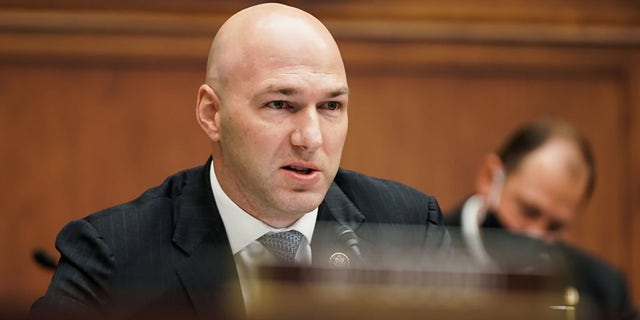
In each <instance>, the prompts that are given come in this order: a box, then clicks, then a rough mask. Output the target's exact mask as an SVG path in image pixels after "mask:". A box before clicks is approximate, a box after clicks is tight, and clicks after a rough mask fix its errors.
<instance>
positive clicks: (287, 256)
mask: <svg viewBox="0 0 640 320" xmlns="http://www.w3.org/2000/svg"><path fill="white" fill-rule="evenodd" d="M302 237H304V236H303V235H302V233H300V232H299V231H296V230H289V231H284V232H269V233H267V234H265V235H264V236H262V237H260V238H259V239H258V241H259V242H260V243H261V244H262V245H263V246H264V247H265V248H266V249H267V250H269V252H271V253H272V254H273V255H274V256H275V257H277V258H278V259H279V260H280V261H281V262H283V263H294V262H295V259H296V254H297V252H298V248H299V247H300V243H301V241H302Z"/></svg>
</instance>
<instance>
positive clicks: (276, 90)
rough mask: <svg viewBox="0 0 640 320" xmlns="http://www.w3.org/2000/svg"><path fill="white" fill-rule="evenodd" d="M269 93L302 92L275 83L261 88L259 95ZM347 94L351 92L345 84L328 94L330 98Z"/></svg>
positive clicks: (288, 94)
mask: <svg viewBox="0 0 640 320" xmlns="http://www.w3.org/2000/svg"><path fill="white" fill-rule="evenodd" d="M268 93H280V94H282V95H285V96H292V95H295V94H298V93H300V90H299V89H296V88H292V87H279V86H275V85H270V86H268V87H266V88H265V89H264V90H261V91H260V92H258V94H257V95H263V94H268ZM346 94H349V88H347V87H346V86H344V87H340V88H338V89H335V90H333V91H331V92H330V93H329V95H328V96H329V97H330V98H335V97H338V96H341V95H346Z"/></svg>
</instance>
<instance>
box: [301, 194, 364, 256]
mask: <svg viewBox="0 0 640 320" xmlns="http://www.w3.org/2000/svg"><path fill="white" fill-rule="evenodd" d="M364 221H365V217H364V215H363V214H362V213H361V212H360V210H359V209H358V208H357V207H356V206H355V205H354V204H353V202H352V201H351V200H350V199H349V198H348V197H347V195H346V194H344V192H343V191H342V189H340V187H339V186H338V185H337V184H336V183H335V182H334V183H332V184H331V186H330V187H329V191H328V192H327V195H326V196H325V200H324V201H323V202H322V204H320V207H319V208H318V218H317V222H316V227H315V230H314V232H313V240H312V243H311V251H312V254H313V265H314V266H317V267H327V266H329V267H331V266H332V265H331V263H330V257H331V256H332V255H333V254H334V253H336V252H342V253H346V254H347V255H348V256H349V253H348V252H347V250H345V248H344V245H343V243H341V242H340V241H338V239H337V229H338V227H339V226H341V225H343V226H347V227H349V228H351V229H353V230H354V231H356V230H357V229H358V228H359V227H360V225H361V224H362V223H363V222H364ZM350 258H352V259H353V257H350Z"/></svg>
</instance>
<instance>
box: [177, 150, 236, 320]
mask: <svg viewBox="0 0 640 320" xmlns="http://www.w3.org/2000/svg"><path fill="white" fill-rule="evenodd" d="M210 164H211V160H209V161H208V162H207V164H206V165H205V166H204V167H202V168H201V170H198V171H196V172H195V174H194V175H193V176H190V177H188V179H187V182H186V184H185V186H184V188H183V192H182V195H180V197H179V198H178V200H177V201H176V208H175V211H174V212H175V217H174V221H175V225H176V227H175V230H174V235H173V242H174V244H175V245H176V246H177V247H178V248H180V250H181V251H182V252H183V253H184V254H185V257H184V259H183V260H182V261H181V263H180V264H179V265H178V267H177V269H176V272H177V274H178V278H179V279H180V282H181V283H182V285H183V286H184V289H185V290H186V292H187V294H188V296H189V298H190V300H191V302H192V303H193V307H194V309H195V310H196V313H197V314H198V316H199V317H200V318H211V317H213V318H216V319H217V318H224V319H227V318H234V319H235V318H242V317H243V316H242V315H244V305H243V302H242V292H241V289H240V285H239V282H238V274H237V271H236V267H235V262H234V259H233V253H232V252H231V247H230V246H229V240H228V238H227V235H226V231H225V228H224V224H223V222H222V219H221V217H220V214H219V212H218V208H217V207H216V204H215V201H214V199H213V193H212V191H211V184H210V182H209V168H210Z"/></svg>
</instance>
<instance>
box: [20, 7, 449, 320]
mask: <svg viewBox="0 0 640 320" xmlns="http://www.w3.org/2000/svg"><path fill="white" fill-rule="evenodd" d="M348 97H349V88H348V84H347V78H346V74H345V70H344V65H343V62H342V58H341V56H340V52H339V50H338V47H337V45H336V42H335V41H334V39H333V38H332V36H331V34H330V33H329V31H328V30H327V29H326V28H325V27H324V26H323V24H322V23H321V22H320V21H318V20H317V19H316V18H314V17H313V16H311V15H309V14H308V13H306V12H303V11H301V10H298V9H296V8H292V7H288V6H285V5H280V4H263V5H257V6H254V7H250V8H248V9H245V10H242V11H240V12H238V13H237V14H235V15H233V16H232V17H231V18H230V19H229V20H227V21H226V22H225V23H224V24H223V26H222V27H221V28H220V29H219V31H218V33H217V35H216V37H215V38H214V40H213V43H212V46H211V50H210V53H209V60H208V63H207V70H206V83H205V84H203V85H202V86H200V88H199V90H198V95H197V104H196V118H197V122H198V123H199V125H200V126H201V127H202V129H203V130H204V132H205V134H206V136H207V137H208V138H209V140H210V142H211V153H212V157H210V158H209V160H208V161H207V163H206V164H205V165H204V166H202V167H198V168H193V169H189V170H185V171H183V172H180V173H178V174H176V175H173V176H171V177H169V178H167V180H166V181H165V182H164V183H163V184H162V185H160V186H158V187H155V188H152V189H150V190H148V191H146V192H145V193H143V194H142V195H141V196H140V197H139V198H138V199H136V200H134V201H131V202H129V203H125V204H122V205H119V206H116V207H113V208H109V209H106V210H103V211H100V212H98V213H95V214H92V215H90V216H88V217H86V218H84V219H81V220H77V221H72V222H71V223H69V224H68V225H67V226H65V227H64V228H63V230H62V231H61V232H60V234H59V236H58V238H57V240H56V247H57V249H58V250H59V251H60V254H61V258H60V261H59V265H58V269H57V271H56V273H55V275H54V276H53V279H52V281H51V284H50V286H49V288H48V290H47V292H46V294H45V296H44V297H42V298H41V299H39V300H38V301H36V303H34V305H33V307H32V314H31V315H32V318H60V319H68V318H70V317H75V318H96V317H104V318H127V319H128V318H151V317H160V318H179V319H185V318H186V319H189V318H202V319H204V318H209V319H213V318H216V319H217V318H220V319H229V318H243V317H245V316H246V314H247V313H248V312H250V310H251V307H252V305H253V303H254V301H255V300H256V297H258V296H257V292H259V291H258V290H255V289H256V285H259V283H256V282H255V281H253V280H254V278H253V273H252V272H253V271H254V270H255V268H254V267H255V266H256V265H259V264H262V263H279V262H283V263H293V264H300V265H311V266H313V267H318V268H331V267H335V266H344V265H345V264H347V265H348V264H349V263H354V264H355V263H358V264H360V265H359V266H360V267H362V266H365V265H366V266H368V265H373V264H376V263H380V261H382V260H384V259H380V257H381V255H380V252H381V251H379V250H378V248H383V247H384V248H388V247H393V246H399V247H400V249H401V250H394V251H395V252H409V251H410V252H412V253H416V251H414V249H415V250H419V254H417V255H415V256H416V257H419V260H422V261H426V260H431V259H435V254H436V253H437V252H445V253H446V252H447V249H448V246H449V237H448V233H447V231H446V229H445V228H444V226H443V225H442V214H441V212H440V209H439V207H438V204H437V203H436V201H435V199H434V198H433V197H431V196H427V195H424V194H422V193H420V192H418V191H416V190H414V189H412V188H409V187H407V186H404V185H401V184H398V183H394V182H390V181H386V180H380V179H374V178H371V177H367V176H364V175H361V174H358V173H355V172H352V171H348V170H344V169H341V168H340V167H339V166H340V158H341V154H342V149H343V146H344V142H345V139H346V135H347V126H348V119H347V106H348ZM365 223H371V224H374V223H376V224H377V223H384V224H386V223H388V224H392V225H393V226H394V227H392V228H385V227H383V225H376V226H375V227H371V228H367V227H365ZM400 225H402V226H411V225H417V226H418V227H417V228H415V229H411V228H410V230H413V231H410V232H412V233H413V234H412V235H410V236H409V235H408V234H407V233H406V232H404V230H408V229H404V228H402V227H398V226H400ZM387 229H388V230H387ZM394 231H395V233H394ZM400 231H402V236H401V237H398V234H399V232H400ZM405 236H406V238H403V237H405ZM409 249H411V250H409ZM432 253H433V254H434V255H431V254H432ZM385 267H388V265H385ZM272 294H275V295H276V297H275V298H273V297H270V299H271V300H273V299H275V301H276V302H277V303H278V304H282V305H286V304H287V303H290V302H289V301H277V293H272ZM258 298H259V297H258Z"/></svg>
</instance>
